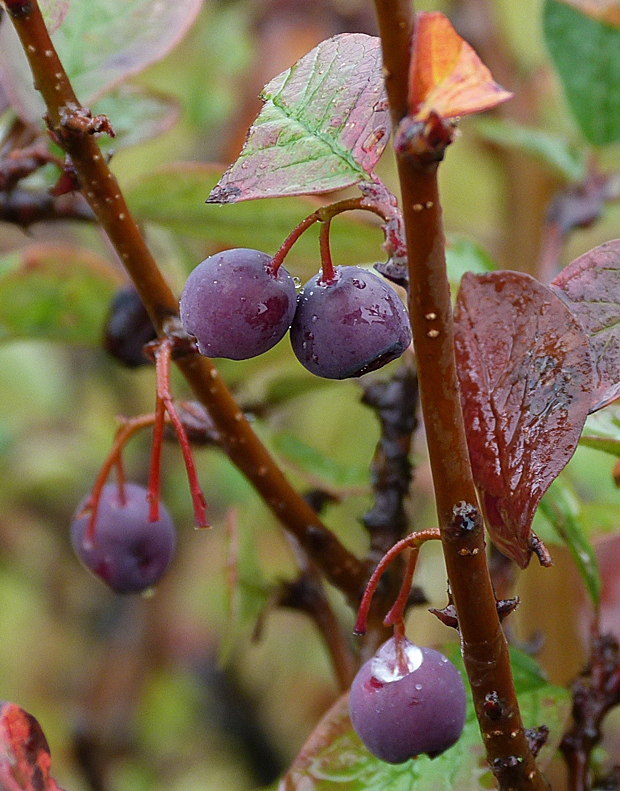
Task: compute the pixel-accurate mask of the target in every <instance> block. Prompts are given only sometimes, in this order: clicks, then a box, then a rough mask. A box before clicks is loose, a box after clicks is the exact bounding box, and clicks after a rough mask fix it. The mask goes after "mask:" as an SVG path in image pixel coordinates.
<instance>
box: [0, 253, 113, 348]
mask: <svg viewBox="0 0 620 791" xmlns="http://www.w3.org/2000/svg"><path fill="white" fill-rule="evenodd" d="M121 282H122V280H121V277H120V275H119V274H118V273H117V272H116V271H115V270H114V269H112V268H111V267H110V266H109V264H108V263H107V262H106V261H105V260H103V259H101V258H98V257H97V256H94V255H93V254H91V253H88V252H86V251H84V250H78V249H75V248H70V247H52V246H47V245H45V246H44V245H36V246H33V247H29V248H26V249H24V250H21V251H19V252H17V253H11V254H9V255H6V256H3V257H0V340H1V341H7V340H13V339H16V338H39V339H45V340H56V341H65V342H71V343H80V344H86V345H98V344H99V343H100V341H101V333H102V328H103V322H104V320H105V317H106V314H107V311H108V307H109V302H110V299H111V297H112V295H113V293H114V292H115V290H116V289H117V288H118V286H119V285H120V284H121Z"/></svg>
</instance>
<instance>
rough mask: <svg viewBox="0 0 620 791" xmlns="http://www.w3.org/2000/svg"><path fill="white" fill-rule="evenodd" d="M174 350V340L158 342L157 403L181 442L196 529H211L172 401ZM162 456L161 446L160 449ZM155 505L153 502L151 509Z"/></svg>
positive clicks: (156, 361)
mask: <svg viewBox="0 0 620 791" xmlns="http://www.w3.org/2000/svg"><path fill="white" fill-rule="evenodd" d="M173 348H174V340H172V339H169V338H164V339H162V340H161V341H159V342H158V345H157V348H156V350H155V373H156V377H157V402H158V404H159V402H161V404H162V409H163V408H165V410H166V412H167V413H168V417H169V418H170V422H171V423H172V427H173V428H174V431H175V433H176V435H177V439H178V440H179V445H180V446H181V453H182V454H183V461H184V462H185V469H186V472H187V480H188V482H189V488H190V493H191V497H192V503H193V506H194V520H195V522H196V527H210V525H209V522H208V521H207V516H206V513H205V512H206V507H207V505H206V502H205V498H204V495H203V493H202V489H201V488H200V483H199V482H198V475H197V474H196V467H195V465H194V458H193V456H192V449H191V446H190V444H189V439H188V438H187V433H186V432H185V427H184V426H183V423H182V422H181V419H180V417H179V415H178V413H177V411H176V407H175V406H174V401H173V400H172V393H171V389H170V361H171V359H172V350H173ZM162 438H163V423H162ZM153 447H155V432H153ZM159 454H160V455H161V444H160V448H159ZM149 492H150V487H149ZM152 505H153V503H152V501H151V507H152Z"/></svg>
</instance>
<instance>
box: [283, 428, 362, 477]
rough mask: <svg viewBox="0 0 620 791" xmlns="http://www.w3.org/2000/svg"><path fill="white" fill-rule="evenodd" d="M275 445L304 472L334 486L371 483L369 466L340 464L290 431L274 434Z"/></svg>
mask: <svg viewBox="0 0 620 791" xmlns="http://www.w3.org/2000/svg"><path fill="white" fill-rule="evenodd" d="M274 447H275V448H276V450H277V451H278V452H279V453H280V454H281V455H282V456H284V458H286V459H288V460H289V461H292V462H293V463H294V464H295V465H297V466H298V467H300V468H301V469H302V470H303V471H304V472H306V473H308V474H309V475H310V476H312V477H313V478H315V479H318V480H319V481H321V482H323V483H327V484H328V485H329V486H331V487H333V488H336V489H348V488H351V487H354V488H360V487H367V486H368V484H369V473H368V470H367V468H365V467H350V466H346V465H344V464H338V462H336V461H334V460H333V459H330V458H329V457H327V456H324V455H323V454H322V453H321V452H320V451H318V450H317V449H316V448H313V447H311V446H310V445H307V444H306V443H305V442H303V441H302V440H300V439H298V438H297V437H296V436H295V435H294V434H290V433H289V432H288V431H281V432H279V433H278V434H276V435H275V436H274Z"/></svg>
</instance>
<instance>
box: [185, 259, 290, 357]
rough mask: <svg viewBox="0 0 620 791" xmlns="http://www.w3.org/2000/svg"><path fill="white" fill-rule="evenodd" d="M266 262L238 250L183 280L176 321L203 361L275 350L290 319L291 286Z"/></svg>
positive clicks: (282, 272)
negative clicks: (198, 351)
mask: <svg viewBox="0 0 620 791" xmlns="http://www.w3.org/2000/svg"><path fill="white" fill-rule="evenodd" d="M270 263H271V257H270V256H268V255H267V254H266V253H261V252H259V251H258V250H248V249H247V248H244V247H239V248H237V249H234V250H224V251H223V252H221V253H217V254H216V255H212V256H211V257H210V258H207V259H206V260H205V261H203V262H202V263H201V264H198V266H197V267H196V269H194V271H193V272H192V273H191V274H190V276H189V277H188V278H187V283H186V284H185V288H184V289H183V294H182V296H181V320H182V321H183V326H184V327H185V330H186V332H188V333H189V334H190V335H193V336H194V337H195V338H196V340H197V341H198V348H199V349H200V352H201V353H202V354H205V355H207V356H208V357H228V358H229V359H231V360H246V359H248V358H249V357H256V355H258V354H262V353H263V352H266V351H267V350H268V349H271V347H272V346H275V345H276V343H277V342H278V341H279V340H280V339H281V338H283V337H284V335H285V334H286V331H287V330H288V328H289V327H290V326H291V321H292V320H293V315H294V314H295V301H296V294H295V284H294V282H293V278H292V277H291V276H290V275H289V273H288V272H287V271H286V269H284V267H283V266H281V267H280V268H279V269H278V271H277V274H275V275H274V274H273V273H272V272H271V270H270V268H269V264H270Z"/></svg>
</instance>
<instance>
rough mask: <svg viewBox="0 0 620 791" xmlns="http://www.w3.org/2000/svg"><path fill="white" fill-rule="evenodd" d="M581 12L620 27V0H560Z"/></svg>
mask: <svg viewBox="0 0 620 791" xmlns="http://www.w3.org/2000/svg"><path fill="white" fill-rule="evenodd" d="M562 2H564V3H566V4H567V5H570V6H572V7H573V8H576V9H577V10H578V11H581V13H582V14H585V15H586V16H589V17H592V19H599V20H600V21H601V22H605V23H606V24H608V25H613V26H615V27H620V2H619V1H618V0H562Z"/></svg>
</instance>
